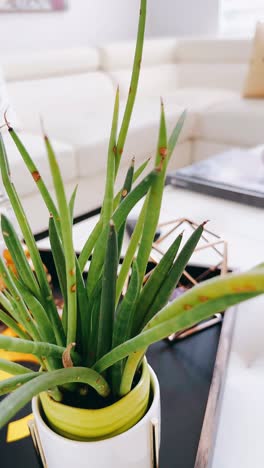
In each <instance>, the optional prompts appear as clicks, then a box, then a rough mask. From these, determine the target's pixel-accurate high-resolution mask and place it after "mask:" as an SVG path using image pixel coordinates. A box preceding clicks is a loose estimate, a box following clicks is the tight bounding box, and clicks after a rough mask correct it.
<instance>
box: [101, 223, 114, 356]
mask: <svg viewBox="0 0 264 468" xmlns="http://www.w3.org/2000/svg"><path fill="white" fill-rule="evenodd" d="M117 266H118V247H117V233H116V230H115V225H114V223H113V222H110V226H109V234H108V241H107V248H106V255H105V264H104V272H103V282H102V296H101V307H100V316H99V320H98V344H97V353H96V358H97V359H99V358H100V357H101V356H103V355H104V354H106V353H107V352H108V351H109V350H110V349H111V346H112V336H113V324H114V313H115V295H116V277H117Z"/></svg>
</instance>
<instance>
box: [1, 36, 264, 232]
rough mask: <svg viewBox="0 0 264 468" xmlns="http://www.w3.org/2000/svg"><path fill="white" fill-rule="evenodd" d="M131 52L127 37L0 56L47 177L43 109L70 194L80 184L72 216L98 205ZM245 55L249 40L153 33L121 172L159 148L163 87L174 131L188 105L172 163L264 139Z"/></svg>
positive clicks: (17, 171) (30, 201) (28, 193)
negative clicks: (245, 94)
mask: <svg viewBox="0 0 264 468" xmlns="http://www.w3.org/2000/svg"><path fill="white" fill-rule="evenodd" d="M133 52H134V43H132V42H123V43H117V44H110V45H106V46H105V47H101V48H88V47H87V48H82V49H72V50H70V49H69V50H64V51H47V52H46V53H41V54H36V53H34V54H27V55H23V56H21V55H19V56H16V55H9V56H2V57H1V66H2V69H3V73H4V76H5V79H6V83H7V88H8V93H9V96H10V101H11V103H12V105H13V107H14V108H15V111H16V113H17V116H18V123H17V128H18V129H19V130H20V134H21V137H22V139H23V141H24V142H25V145H26V146H27V148H28V149H29V151H30V152H31V154H32V156H33V157H34V158H35V159H36V160H37V162H38V164H39V166H40V169H41V171H40V172H41V174H43V176H47V180H48V184H49V186H51V179H50V176H49V172H48V165H47V161H46V156H45V151H44V147H43V143H42V138H41V136H40V123H39V122H40V116H41V117H42V118H43V120H44V124H45V128H46V129H47V132H48V134H49V135H50V136H51V137H52V140H53V142H54V146H55V149H56V152H57V154H58V157H59V161H60V162H61V167H62V170H63V176H64V180H65V182H66V185H67V190H68V191H69V193H70V191H72V190H73V189H74V187H75V185H76V183H78V185H79V195H78V198H77V203H76V212H75V214H76V215H80V214H83V213H85V212H87V211H90V210H92V209H94V208H96V207H98V206H99V205H100V201H101V199H102V190H103V186H104V177H105V166H106V154H107V143H108V136H109V132H110V125H111V117H112V108H113V101H114V94H115V89H116V87H117V85H119V87H120V93H121V109H123V108H124V101H125V98H126V95H127V92H128V89H129V79H130V71H131V64H132V60H133ZM249 57H250V41H244V40H224V39H208V38H207V39H201V38H197V39H193V38H192V39H178V38H172V39H159V40H157V39H155V40H152V39H149V40H147V41H146V43H145V48H144V57H143V64H142V74H141V78H140V84H139V92H138V99H137V102H136V106H135V111H134V114H133V118H132V122H131V130H130V132H129V137H128V139H127V144H126V147H125V148H124V154H123V158H122V174H121V176H123V175H124V172H125V170H126V167H127V166H128V164H129V162H130V160H131V158H132V156H136V161H137V162H138V163H139V162H141V161H142V160H143V159H144V158H147V157H148V156H150V155H152V154H154V152H155V147H156V141H157V134H158V124H159V107H160V100H159V97H160V96H162V97H163V99H164V101H165V106H166V107H165V109H166V114H167V120H168V128H169V131H170V130H171V129H172V127H173V125H174V124H175V122H176V121H177V118H178V117H179V115H180V113H181V112H182V110H183V109H184V108H187V109H188V117H187V119H186V122H185V126H184V129H183V132H182V134H181V136H180V140H179V144H178V147H177V149H176V154H175V157H174V158H173V160H172V164H171V167H172V168H176V167H179V166H183V165H186V164H189V163H190V162H191V161H194V160H198V159H201V158H205V157H208V156H210V155H212V154H215V153H217V152H219V151H221V150H223V149H226V148H230V147H236V146H240V147H241V146H242V147H248V146H251V145H257V144H260V143H263V121H264V102H263V101H261V100H246V99H243V98H242V97H241V90H242V87H243V81H244V79H245V75H246V72H247V63H248V61H249ZM121 115H122V112H121ZM4 133H5V135H4V138H5V141H7V142H8V144H7V147H8V154H9V157H10V160H11V169H12V173H13V178H14V181H15V183H16V185H17V188H18V191H19V193H20V194H21V196H22V198H23V203H24V206H25V208H26V211H27V212H28V214H29V216H30V219H31V222H32V226H33V230H34V231H35V232H38V231H40V230H42V229H44V228H45V227H46V226H47V216H44V213H45V212H44V211H43V210H45V209H44V207H43V204H42V203H41V200H40V197H39V195H38V194H37V191H36V187H35V186H34V184H33V181H31V180H30V179H29V177H28V176H27V177H26V175H25V172H26V171H25V168H24V165H23V163H22V161H21V158H20V157H19V155H18V154H17V151H16V150H15V148H14V145H13V142H12V141H10V139H8V135H6V132H4ZM8 140H9V141H8Z"/></svg>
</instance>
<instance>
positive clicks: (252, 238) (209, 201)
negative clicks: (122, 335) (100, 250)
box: [38, 186, 264, 269]
mask: <svg viewBox="0 0 264 468" xmlns="http://www.w3.org/2000/svg"><path fill="white" fill-rule="evenodd" d="M140 207H141V204H140V203H138V205H137V206H136V207H135V208H134V209H133V211H132V212H131V214H130V217H132V218H136V217H137V216H138V214H139V211H140ZM179 218H189V219H191V220H193V221H196V222H197V223H201V222H203V221H205V220H209V222H208V224H207V227H208V229H210V230H212V231H213V232H215V233H216V234H218V235H220V236H221V238H222V239H224V240H226V241H227V243H228V264H229V266H230V268H232V269H235V268H242V269H247V268H250V267H252V266H254V265H256V264H258V263H259V262H260V261H261V258H262V259H263V258H264V245H263V232H264V213H263V210H262V209H261V208H255V207H252V206H248V205H241V204H239V203H236V202H231V201H227V200H222V199H219V198H215V197H211V196H207V195H203V194H198V193H195V192H191V191H188V190H183V189H176V188H174V187H172V186H167V187H166V188H165V191H164V196H163V203H162V209H161V216H160V222H162V223H163V222H166V221H170V220H175V219H179ZM97 220H98V215H97V216H93V217H92V218H88V219H85V220H84V221H81V222H79V223H78V224H75V226H74V233H73V235H74V244H75V248H76V251H80V250H81V248H82V247H83V245H84V243H85V241H86V239H87V237H88V234H89V232H91V230H92V228H93V227H94V225H95V223H96V221H97ZM187 231H188V230H187V229H186V236H187V234H188V232H187ZM128 241H129V238H128V236H127V237H126V238H125V241H124V247H123V253H124V252H125V249H126V246H127V243H128ZM171 241H172V238H170V239H168V242H171ZM165 245H166V243H165V244H164V246H165ZM38 246H39V247H40V248H49V241H48V239H47V238H45V239H43V240H41V241H39V242H38ZM192 263H193V264H198V265H202V264H205V265H212V264H215V258H212V255H211V254H210V253H209V252H206V251H203V252H200V253H199V254H198V253H196V254H194V255H193V258H192Z"/></svg>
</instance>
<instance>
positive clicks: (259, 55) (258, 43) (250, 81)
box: [243, 23, 264, 98]
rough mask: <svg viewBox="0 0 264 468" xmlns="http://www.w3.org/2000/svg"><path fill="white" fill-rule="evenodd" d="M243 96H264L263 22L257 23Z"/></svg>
mask: <svg viewBox="0 0 264 468" xmlns="http://www.w3.org/2000/svg"><path fill="white" fill-rule="evenodd" d="M243 96H244V97H246V98H264V23H257V26H256V32H255V37H254V41H253V50H252V56H251V61H250V65H249V70H248V75H247V78H246V82H245V87H244V92H243Z"/></svg>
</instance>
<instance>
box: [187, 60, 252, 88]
mask: <svg viewBox="0 0 264 468" xmlns="http://www.w3.org/2000/svg"><path fill="white" fill-rule="evenodd" d="M246 72H247V65H246V64H233V63H223V64H222V63H203V64H200V63H181V64H179V65H178V86H180V87H200V88H223V89H230V90H233V91H239V92H241V89H242V87H243V83H244V79H245V76H246Z"/></svg>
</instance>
